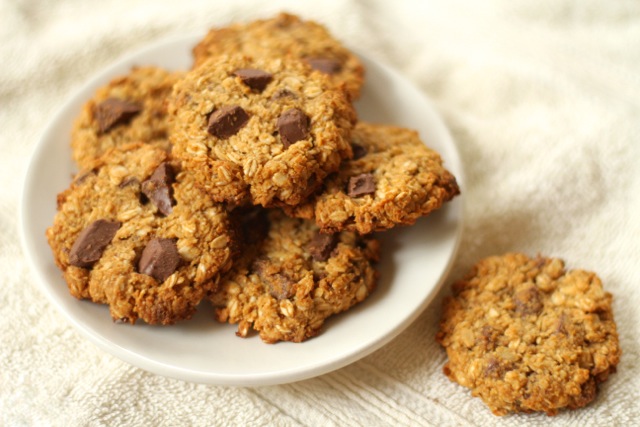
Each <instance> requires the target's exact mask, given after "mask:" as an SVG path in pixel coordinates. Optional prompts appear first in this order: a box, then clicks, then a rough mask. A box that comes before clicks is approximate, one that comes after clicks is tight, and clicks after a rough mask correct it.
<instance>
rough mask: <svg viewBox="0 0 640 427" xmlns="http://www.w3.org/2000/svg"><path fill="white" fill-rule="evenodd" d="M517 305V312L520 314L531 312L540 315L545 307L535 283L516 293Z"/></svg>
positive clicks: (514, 297) (524, 314)
mask: <svg viewBox="0 0 640 427" xmlns="http://www.w3.org/2000/svg"><path fill="white" fill-rule="evenodd" d="M513 299H514V303H515V306H516V313H518V314H519V315H520V316H522V317H524V316H528V315H530V314H535V315H538V314H540V312H541V311H542V309H543V308H544V306H543V304H542V300H541V298H540V291H538V288H536V286H535V285H531V286H528V287H526V288H525V289H522V290H520V291H518V292H516V293H515V295H514V296H513Z"/></svg>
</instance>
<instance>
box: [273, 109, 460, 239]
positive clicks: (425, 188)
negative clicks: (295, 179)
mask: <svg viewBox="0 0 640 427" xmlns="http://www.w3.org/2000/svg"><path fill="white" fill-rule="evenodd" d="M351 140H352V149H353V155H354V157H353V159H350V160H346V161H344V162H343V164H342V166H341V167H340V170H339V171H338V172H337V173H336V174H334V175H331V176H330V177H328V178H327V180H326V181H325V183H324V186H323V188H322V189H321V190H320V191H319V192H318V193H317V194H316V195H314V196H312V197H311V198H310V199H309V200H308V201H306V202H304V203H302V204H300V205H297V206H288V207H284V209H285V211H286V213H287V214H288V215H290V216H293V217H299V218H307V219H315V221H316V223H317V224H318V225H319V226H320V228H321V229H322V231H324V232H336V231H342V230H349V231H358V232H359V233H362V234H365V233H370V232H372V231H382V230H386V229H389V228H392V227H394V226H396V225H410V224H413V223H414V222H415V221H416V220H417V219H418V218H419V217H421V216H424V215H427V214H428V213H430V212H432V211H434V210H436V209H438V208H440V207H441V206H442V205H443V203H445V202H447V201H449V200H451V199H452V198H453V197H454V196H456V195H457V194H459V193H460V190H459V188H458V184H457V182H456V179H455V177H454V176H453V175H452V174H451V173H450V172H449V171H448V170H446V169H445V168H444V166H443V164H442V159H441V158H440V155H439V154H438V153H436V152H435V151H434V150H432V149H430V148H428V147H427V146H425V145H424V144H423V143H422V141H421V140H420V137H419V136H418V133H417V132H415V131H413V130H409V129H403V128H399V127H395V126H384V125H375V124H370V123H362V122H360V123H358V124H357V125H356V127H355V129H354V130H353V132H352V136H351Z"/></svg>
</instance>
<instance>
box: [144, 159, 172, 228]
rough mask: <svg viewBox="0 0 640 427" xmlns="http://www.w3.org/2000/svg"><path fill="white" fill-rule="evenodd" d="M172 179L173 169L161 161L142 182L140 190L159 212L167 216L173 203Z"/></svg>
mask: <svg viewBox="0 0 640 427" xmlns="http://www.w3.org/2000/svg"><path fill="white" fill-rule="evenodd" d="M173 181H174V171H173V168H172V167H171V165H170V164H169V163H167V162H162V163H160V165H159V166H158V167H157V168H156V170H155V171H153V174H151V177H149V179H147V180H146V181H144V182H143V183H142V187H141V188H142V192H143V193H144V195H145V196H147V197H148V198H149V200H151V202H152V203H153V204H154V205H156V207H157V208H158V210H159V211H160V213H162V214H163V215H165V216H167V215H169V214H171V212H172V211H173V208H172V206H173V205H174V204H175V203H174V201H173V196H172V193H173V191H172V187H171V184H173Z"/></svg>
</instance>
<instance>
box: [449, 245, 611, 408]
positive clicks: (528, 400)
mask: <svg viewBox="0 0 640 427" xmlns="http://www.w3.org/2000/svg"><path fill="white" fill-rule="evenodd" d="M611 300H612V296H611V294H610V293H608V292H605V291H604V290H603V288H602V283H601V282H600V279H599V278H598V276H596V275H595V274H594V273H591V272H587V271H583V270H569V271H567V270H565V267H564V263H563V261H562V260H560V259H557V258H543V257H540V256H538V257H537V258H533V259H531V258H528V257H527V256H525V255H522V254H506V255H504V256H494V257H489V258H487V259H484V260H482V261H480V262H479V263H478V264H477V265H476V266H475V267H474V269H473V270H472V272H471V273H470V274H469V275H468V276H467V277H466V278H465V279H464V280H461V281H459V282H457V283H455V284H454V285H453V296H452V297H450V298H448V299H447V300H446V301H445V304H444V312H443V315H442V321H441V324H440V331H439V332H438V334H437V340H438V342H440V344H442V346H443V347H444V348H445V349H446V351H447V355H448V356H449V361H448V362H447V364H446V365H445V366H444V373H445V374H446V375H447V376H448V377H449V378H450V379H451V380H452V381H455V382H457V383H459V384H461V385H463V386H465V387H468V388H470V389H471V390H472V394H473V396H477V397H480V398H481V399H482V400H483V401H484V402H485V403H486V404H487V405H488V406H489V408H490V409H491V410H492V411H493V413H494V414H496V415H505V414H507V413H508V412H534V411H543V412H546V413H547V414H548V415H554V414H556V413H557V412H558V410H560V409H562V408H570V409H575V408H579V407H582V406H585V405H586V404H588V403H589V402H591V401H592V400H593V399H594V397H595V395H596V391H597V387H598V384H599V383H601V382H603V381H605V380H606V379H607V377H608V376H609V374H611V373H613V372H615V370H616V365H617V364H618V362H619V360H620V354H621V350H620V347H619V344H618V334H617V332H616V324H615V322H614V320H613V313H612V311H611Z"/></svg>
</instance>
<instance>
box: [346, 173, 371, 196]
mask: <svg viewBox="0 0 640 427" xmlns="http://www.w3.org/2000/svg"><path fill="white" fill-rule="evenodd" d="M375 192H376V181H375V179H374V178H373V174H370V173H363V174H360V175H357V176H352V177H351V178H349V184H348V186H347V194H348V195H349V197H360V196H364V195H365V194H373V193H375Z"/></svg>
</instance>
